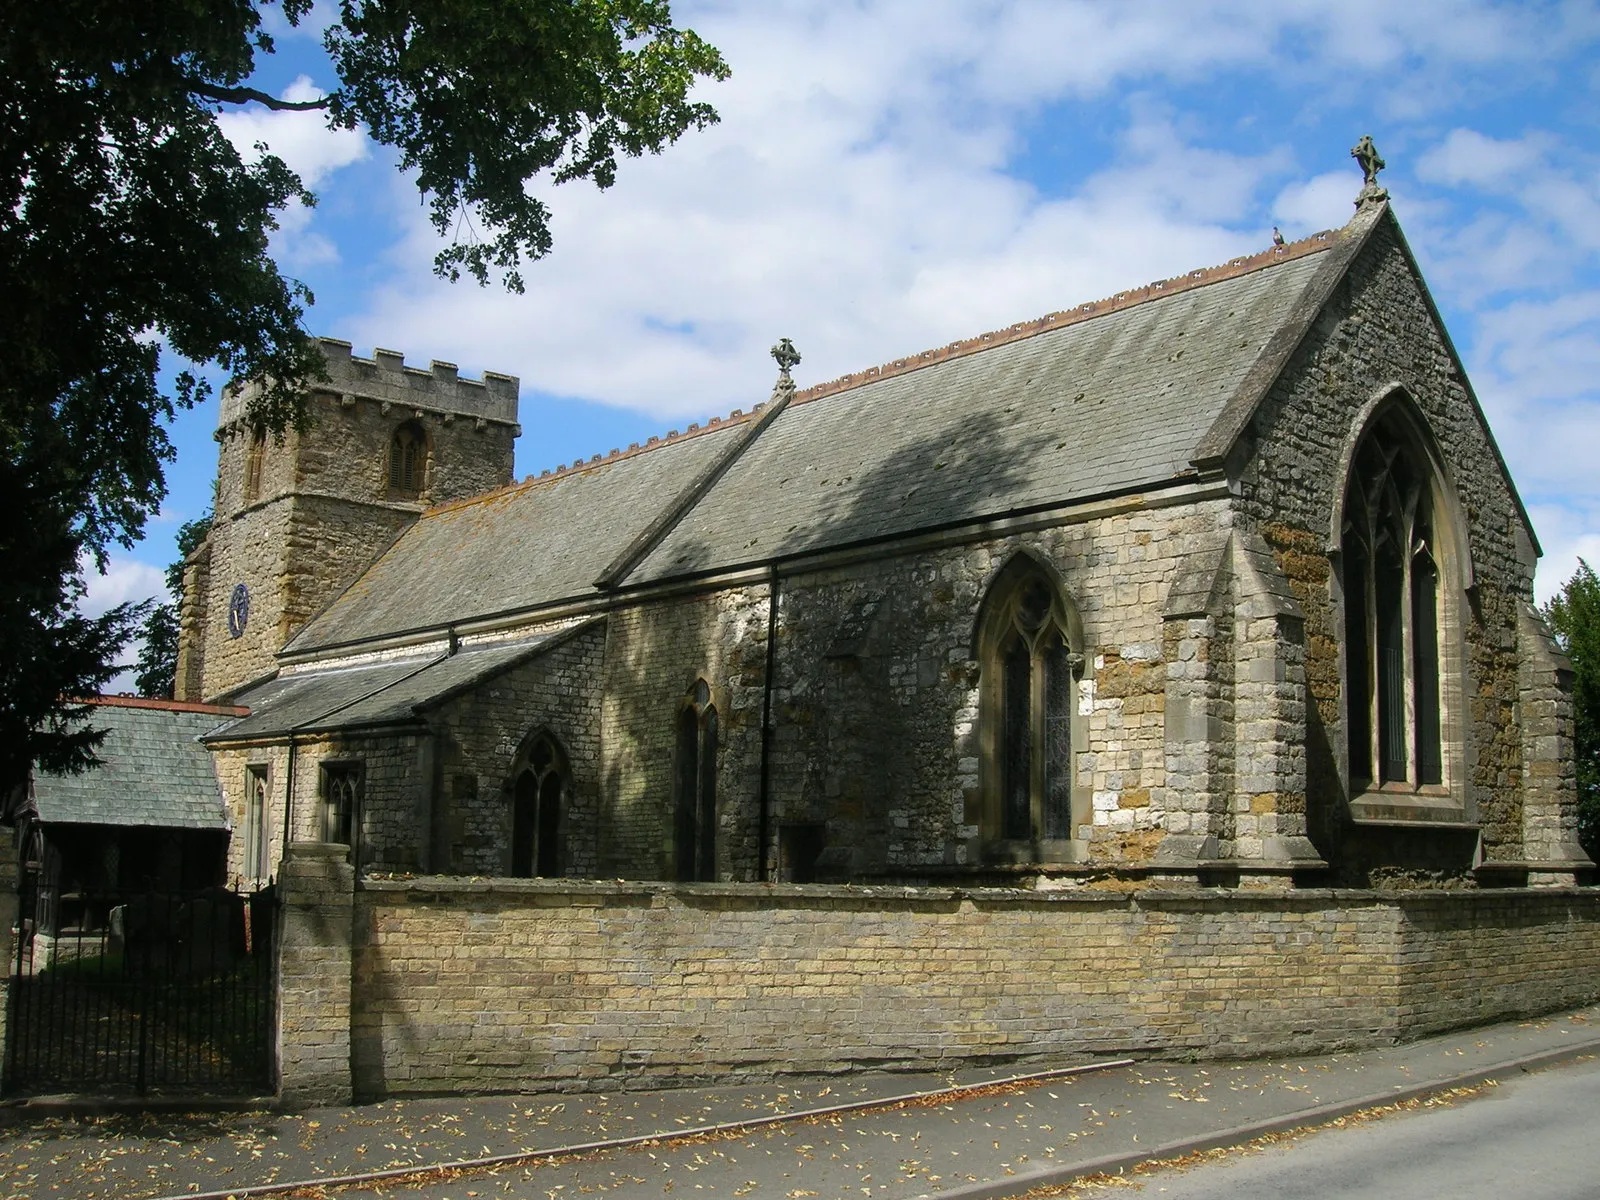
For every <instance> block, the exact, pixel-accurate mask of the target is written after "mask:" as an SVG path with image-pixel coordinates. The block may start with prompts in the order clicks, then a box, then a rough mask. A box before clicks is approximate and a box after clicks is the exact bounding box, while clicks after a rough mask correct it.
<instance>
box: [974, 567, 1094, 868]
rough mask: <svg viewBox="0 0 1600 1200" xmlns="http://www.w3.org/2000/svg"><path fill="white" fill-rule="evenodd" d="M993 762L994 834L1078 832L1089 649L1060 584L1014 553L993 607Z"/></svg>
mask: <svg viewBox="0 0 1600 1200" xmlns="http://www.w3.org/2000/svg"><path fill="white" fill-rule="evenodd" d="M983 624H984V629H983V634H984V637H983V641H984V646H983V651H982V652H983V657H982V660H981V669H982V672H983V680H984V687H983V691H984V734H985V763H986V767H987V772H986V773H987V780H986V784H987V786H986V788H985V790H986V792H987V794H988V798H989V803H988V825H989V832H990V836H992V837H999V838H1000V839H1002V840H1005V841H1035V842H1037V841H1060V840H1067V839H1070V838H1071V837H1072V836H1073V824H1074V821H1073V782H1074V781H1073V766H1072V750H1073V746H1072V721H1073V710H1074V697H1075V696H1076V693H1077V680H1078V677H1079V675H1080V674H1081V672H1082V669H1083V656H1082V655H1081V654H1080V653H1079V652H1078V651H1077V649H1076V648H1075V646H1074V645H1073V640H1072V622H1071V620H1070V617H1069V612H1068V609H1067V607H1066V604H1065V602H1064V600H1063V598H1062V597H1061V595H1060V593H1059V590H1058V589H1057V587H1056V585H1055V582H1054V580H1053V579H1051V577H1050V576H1049V575H1048V574H1047V573H1046V572H1045V570H1044V568H1043V567H1042V566H1040V565H1039V564H1038V563H1035V562H1033V561H1032V560H1031V559H1027V558H1019V559H1016V560H1013V562H1012V564H1011V565H1009V566H1008V567H1007V568H1006V570H1005V571H1003V572H1002V573H1001V575H1000V577H999V578H997V579H996V581H995V583H994V586H993V588H992V589H991V591H990V595H989V599H988V601H987V602H986V604H985V616H984V622H983Z"/></svg>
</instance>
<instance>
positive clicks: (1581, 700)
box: [1544, 559, 1600, 862]
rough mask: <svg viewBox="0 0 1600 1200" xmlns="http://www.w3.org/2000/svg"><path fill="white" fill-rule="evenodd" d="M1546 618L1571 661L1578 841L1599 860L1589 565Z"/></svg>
mask: <svg viewBox="0 0 1600 1200" xmlns="http://www.w3.org/2000/svg"><path fill="white" fill-rule="evenodd" d="M1544 617H1545V620H1546V621H1548V622H1549V623H1550V628H1551V629H1552V630H1553V631H1554V632H1555V635H1556V641H1557V642H1559V643H1560V645H1561V649H1562V650H1564V651H1565V652H1566V655H1567V657H1568V658H1570V659H1571V660H1572V670H1573V681H1572V715H1573V726H1574V734H1575V738H1574V740H1575V742H1576V746H1575V747H1574V757H1575V758H1576V760H1577V772H1578V840H1579V841H1580V842H1582V843H1583V848H1584V849H1585V850H1587V851H1588V852H1589V857H1590V858H1593V859H1594V860H1595V861H1596V862H1600V579H1597V578H1596V577H1595V573H1594V571H1593V570H1592V569H1591V568H1590V566H1589V564H1588V563H1586V562H1584V561H1583V560H1582V559H1579V560H1578V569H1577V570H1576V571H1575V572H1573V575H1572V578H1571V579H1569V580H1567V582H1566V583H1565V584H1564V585H1562V588H1561V592H1560V594H1558V595H1557V596H1556V597H1555V599H1553V600H1551V601H1550V603H1549V604H1547V605H1546V606H1545V609H1544Z"/></svg>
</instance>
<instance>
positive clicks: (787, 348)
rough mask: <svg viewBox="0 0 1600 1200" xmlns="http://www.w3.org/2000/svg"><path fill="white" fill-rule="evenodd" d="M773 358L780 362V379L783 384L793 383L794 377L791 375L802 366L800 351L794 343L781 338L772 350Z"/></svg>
mask: <svg viewBox="0 0 1600 1200" xmlns="http://www.w3.org/2000/svg"><path fill="white" fill-rule="evenodd" d="M772 357H773V358H775V359H776V360H777V362H778V372H779V379H780V380H781V381H782V382H785V383H788V382H792V380H793V376H791V375H790V374H789V372H790V371H792V370H794V368H795V367H798V366H799V365H800V351H798V350H796V349H795V348H794V343H793V342H791V341H790V340H789V339H788V338H779V339H778V344H777V345H776V346H774V347H773V348H772Z"/></svg>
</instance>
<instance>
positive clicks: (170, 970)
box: [3, 880, 276, 1095]
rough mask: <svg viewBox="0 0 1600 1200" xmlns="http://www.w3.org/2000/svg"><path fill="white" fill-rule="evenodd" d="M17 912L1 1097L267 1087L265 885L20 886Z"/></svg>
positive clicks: (269, 952)
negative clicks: (246, 888)
mask: <svg viewBox="0 0 1600 1200" xmlns="http://www.w3.org/2000/svg"><path fill="white" fill-rule="evenodd" d="M21 902H22V903H21V909H20V916H19V919H18V928H17V934H16V937H17V953H16V957H15V959H14V960H13V962H12V963H11V980H10V996H9V1002H8V1007H7V1019H6V1047H5V1063H4V1075H3V1087H4V1091H5V1092H6V1093H7V1094H9V1095H18V1094H23V1095H27V1094H32V1095H39V1094H44V1093H56V1092H80V1093H81V1092H89V1093H95V1094H126V1093H133V1094H138V1095H145V1094H148V1093H152V1092H166V1093H223V1092H226V1093H252V1094H258V1093H261V1092H264V1091H269V1090H270V1089H271V1087H272V1084H273V1078H272V1076H273V1069H274V1063H273V1053H272V1048H273V1037H272V1031H273V1012H274V1010H273V1004H274V988H273V981H274V964H275V961H276V954H275V947H274V946H273V935H274V930H275V928H276V901H275V895H274V892H273V890H272V889H271V888H267V889H264V890H262V891H258V892H253V893H248V894H243V895H241V894H239V893H236V892H230V891H227V890H226V889H223V888H212V889H208V890H206V891H201V892H190V893H181V894H180V893H169V892H151V891H146V892H75V891H62V890H60V889H58V888H55V887H52V886H49V885H46V884H40V883H38V882H36V881H32V880H25V881H24V884H23V888H22V894H21Z"/></svg>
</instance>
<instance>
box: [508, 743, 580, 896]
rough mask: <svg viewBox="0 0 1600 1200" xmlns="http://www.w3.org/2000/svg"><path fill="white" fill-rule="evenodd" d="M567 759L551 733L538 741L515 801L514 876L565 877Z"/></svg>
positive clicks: (515, 791) (519, 778) (520, 776)
mask: <svg viewBox="0 0 1600 1200" xmlns="http://www.w3.org/2000/svg"><path fill="white" fill-rule="evenodd" d="M567 787H568V784H567V756H566V755H565V754H564V753H563V752H562V749H561V746H560V745H559V744H558V743H557V742H556V740H555V739H554V738H553V737H551V736H550V735H549V734H548V733H541V734H540V735H539V736H538V737H537V738H535V739H534V742H533V746H532V747H531V748H530V749H529V751H528V764H527V766H526V767H524V768H523V769H522V771H520V772H519V773H518V775H517V779H516V783H515V784H514V785H513V786H512V798H511V873H512V874H513V875H518V876H523V877H527V876H538V877H540V878H549V877H552V876H556V875H560V874H561V869H562V867H561V817H562V809H563V807H564V805H565V801H566V792H567Z"/></svg>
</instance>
